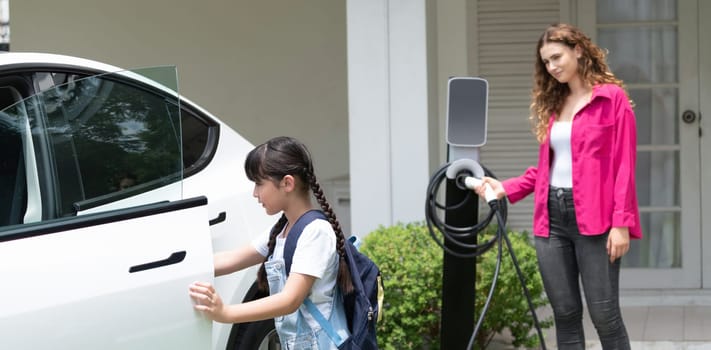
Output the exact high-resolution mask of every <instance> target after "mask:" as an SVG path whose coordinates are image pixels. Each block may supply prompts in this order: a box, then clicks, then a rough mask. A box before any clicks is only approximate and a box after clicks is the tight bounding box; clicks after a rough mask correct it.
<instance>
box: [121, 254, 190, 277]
mask: <svg viewBox="0 0 711 350" xmlns="http://www.w3.org/2000/svg"><path fill="white" fill-rule="evenodd" d="M186 254H187V253H186V252H185V251H184V250H183V251H179V252H174V253H173V254H170V256H169V257H168V258H167V259H163V260H157V261H151V262H149V263H145V264H140V265H135V266H131V267H130V268H129V269H128V273H134V272H140V271H145V270H150V269H155V268H159V267H161V266H168V265H173V264H177V263H179V262H181V261H183V260H185V255H186Z"/></svg>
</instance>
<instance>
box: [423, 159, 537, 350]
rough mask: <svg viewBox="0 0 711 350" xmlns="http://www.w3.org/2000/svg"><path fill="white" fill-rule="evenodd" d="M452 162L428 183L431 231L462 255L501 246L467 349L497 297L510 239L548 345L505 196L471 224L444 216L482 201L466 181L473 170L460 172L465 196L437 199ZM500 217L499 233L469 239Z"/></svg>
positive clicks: (486, 171)
mask: <svg viewBox="0 0 711 350" xmlns="http://www.w3.org/2000/svg"><path fill="white" fill-rule="evenodd" d="M450 164H451V163H447V164H445V165H443V166H442V167H441V168H440V169H439V170H437V172H435V174H434V175H433V176H432V179H431V180H430V183H429V185H428V186H427V201H426V205H425V206H426V208H425V219H426V222H427V228H428V230H429V232H430V236H431V237H432V239H433V240H434V241H435V242H436V243H437V244H438V245H439V246H440V247H441V248H442V249H443V250H444V251H445V252H446V253H447V254H450V255H453V256H456V257H459V258H476V257H478V256H480V255H482V254H484V253H486V252H487V251H489V250H490V249H491V248H493V247H494V245H497V246H498V249H497V255H496V266H495V269H494V277H493V278H494V280H493V281H492V283H491V287H490V288H489V292H488V295H487V297H486V302H485V303H484V307H483V309H482V311H481V313H480V315H479V318H478V320H477V323H476V326H475V327H474V331H473V333H472V335H471V337H470V339H469V344H468V345H467V349H473V347H474V342H475V340H476V336H477V334H478V333H479V330H480V329H481V326H482V324H483V323H484V317H485V316H486V312H487V311H488V309H489V305H490V304H491V299H492V298H493V295H494V291H495V290H496V284H497V281H498V279H499V272H500V269H501V260H502V256H503V243H504V242H506V246H507V248H508V250H509V255H510V256H511V260H512V262H513V265H514V267H515V269H516V274H517V275H518V279H519V281H520V282H521V286H522V287H523V292H524V294H525V296H526V300H527V301H528V307H529V309H530V311H531V315H532V317H533V322H534V324H535V327H536V331H537V332H538V338H539V341H540V343H541V348H542V349H544V350H545V349H546V345H545V340H544V338H543V332H542V331H541V326H540V323H539V321H538V317H537V315H536V311H535V308H534V306H533V301H532V299H531V296H530V293H529V291H528V288H527V287H526V278H525V276H523V273H522V272H521V268H520V266H519V264H518V260H517V259H516V254H515V253H514V250H513V247H512V245H511V241H510V240H509V237H508V233H507V229H506V217H507V211H508V204H507V202H506V200H505V199H499V200H492V201H490V202H489V203H488V204H489V207H490V208H491V210H490V211H489V213H488V214H487V216H486V217H484V218H483V219H482V220H481V221H480V222H478V223H476V224H474V225H472V226H467V227H461V226H454V225H449V224H447V223H446V222H444V220H442V218H441V215H440V213H442V212H444V213H446V212H447V211H452V210H456V209H459V208H461V207H463V206H464V205H466V204H468V203H469V202H470V201H472V200H476V201H478V198H479V196H477V195H476V194H475V193H474V191H472V190H470V189H467V188H466V186H465V185H464V178H466V177H467V176H472V175H473V174H471V173H469V172H467V171H462V173H461V174H457V178H456V179H455V183H456V185H457V187H459V188H460V189H462V190H464V191H466V194H465V197H464V198H463V199H462V200H461V201H460V202H459V203H456V204H452V205H446V204H442V203H440V202H438V201H437V198H438V197H439V190H440V188H442V187H443V186H442V183H443V182H444V181H446V180H447V176H446V173H447V169H448V168H449V165H450ZM482 169H483V170H484V175H485V176H487V177H491V178H496V176H495V175H494V174H493V173H492V172H491V171H489V169H487V168H486V167H484V166H482ZM494 217H496V221H497V224H498V227H497V230H496V234H495V235H494V236H493V237H491V238H490V239H488V240H486V241H484V242H483V243H468V242H471V241H474V242H477V240H476V238H477V237H478V236H479V234H480V233H482V232H484V231H485V229H486V227H487V226H489V224H490V223H491V220H492V219H493V218H494ZM437 232H439V234H437ZM450 246H453V247H456V248H457V249H456V250H455V249H452V248H450Z"/></svg>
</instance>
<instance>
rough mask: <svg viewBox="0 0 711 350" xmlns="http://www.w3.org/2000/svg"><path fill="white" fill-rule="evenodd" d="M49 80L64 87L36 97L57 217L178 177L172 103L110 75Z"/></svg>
mask: <svg viewBox="0 0 711 350" xmlns="http://www.w3.org/2000/svg"><path fill="white" fill-rule="evenodd" d="M54 79H55V83H58V82H59V83H61V85H58V86H56V87H54V88H52V89H49V90H46V91H44V92H42V93H41V94H39V95H38V96H39V103H40V105H41V107H42V108H43V110H44V115H45V117H46V120H45V121H44V123H45V126H44V129H45V130H46V135H47V138H48V143H49V144H50V146H51V156H52V157H53V161H52V163H53V164H54V165H55V169H54V170H55V172H56V175H55V178H56V181H55V184H54V186H55V194H56V195H57V205H58V209H57V211H58V213H57V214H58V215H59V216H65V215H73V214H74V213H76V212H77V211H79V210H84V209H88V208H90V207H93V206H98V205H101V204H104V203H105V202H108V201H111V200H116V199H117V198H119V197H121V195H122V194H123V192H124V191H127V192H126V194H130V195H135V194H137V193H141V192H145V191H148V190H151V189H155V188H158V187H160V186H163V185H165V184H167V183H172V182H175V181H178V180H180V176H181V174H182V172H181V170H182V161H181V159H182V155H181V147H180V143H181V138H180V125H179V124H178V123H177V122H176V121H177V119H178V109H177V107H176V106H174V105H173V104H171V103H168V102H167V101H166V100H165V99H164V98H162V97H161V96H159V95H157V94H155V93H153V92H152V91H148V90H146V89H142V88H139V87H137V86H134V85H129V84H125V83H122V82H119V81H118V80H115V79H114V78H113V77H112V76H111V75H105V76H91V77H87V78H82V77H80V76H76V75H63V76H61V75H55V76H54ZM57 80H59V81H57ZM107 195H108V196H110V197H106V196H107ZM117 196H118V197H117ZM102 198H106V201H102V200H101V199H102ZM89 200H94V201H93V202H87V201H89Z"/></svg>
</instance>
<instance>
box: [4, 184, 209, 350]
mask: <svg viewBox="0 0 711 350" xmlns="http://www.w3.org/2000/svg"><path fill="white" fill-rule="evenodd" d="M206 204H207V200H206V199H205V198H204V197H201V198H200V197H199V198H195V199H188V200H180V201H174V202H167V203H159V204H154V205H147V206H141V207H133V208H128V209H119V210H116V211H110V212H103V213H97V214H90V215H85V216H77V217H72V218H67V219H57V220H49V221H44V222H40V223H36V224H28V225H21V226H14V228H12V229H9V230H5V231H4V232H1V233H0V280H2V281H3V288H2V289H3V291H2V292H0V295H1V297H0V347H1V348H3V349H49V348H51V349H67V350H69V349H209V348H210V343H211V330H212V329H211V327H212V323H211V321H209V320H207V319H206V318H204V317H203V316H201V315H200V314H198V313H196V312H195V311H194V310H193V308H192V302H191V300H190V298H189V296H188V285H189V284H190V283H191V282H193V281H196V280H203V281H210V280H211V279H212V247H211V245H210V234H209V228H208V227H209V226H208V217H207V208H206Z"/></svg>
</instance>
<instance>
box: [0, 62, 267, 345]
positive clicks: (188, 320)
mask: <svg viewBox="0 0 711 350" xmlns="http://www.w3.org/2000/svg"><path fill="white" fill-rule="evenodd" d="M176 81H177V80H176V74H175V68H174V67H158V68H144V69H139V70H134V71H126V70H121V69H119V68H117V67H113V66H110V65H106V64H102V63H99V62H95V61H90V60H86V59H81V58H76V57H68V56H61V55H50V54H33V53H2V54H0V110H1V111H0V154H1V155H2V156H0V349H13V350H20V349H48V348H51V349H72V350H75V349H132V350H134V349H216V350H222V349H247V350H251V349H268V348H270V345H271V346H273V345H274V341H275V339H276V338H275V336H274V331H273V322H270V321H263V322H256V323H251V324H245V325H222V324H218V323H213V322H211V321H209V320H207V319H205V318H204V317H203V316H202V315H201V314H199V313H197V312H195V311H194V310H193V307H192V301H191V299H190V297H189V296H188V285H189V284H190V283H191V282H193V281H196V280H204V281H213V280H214V282H215V283H216V285H217V289H218V291H219V292H220V293H221V295H222V296H223V299H224V301H225V302H227V303H238V302H242V301H246V300H251V299H254V298H258V297H260V295H258V294H259V293H257V291H256V288H255V287H254V280H255V275H256V270H255V269H254V268H252V269H248V270H246V271H242V272H238V273H235V274H232V275H229V276H225V277H220V278H217V279H215V278H214V274H213V262H212V255H213V252H215V251H221V250H225V249H230V248H234V247H237V246H240V245H243V244H247V243H248V242H249V241H250V240H251V239H252V237H254V235H256V234H259V233H261V232H263V231H264V230H266V229H268V227H269V226H270V225H272V224H273V222H274V219H275V218H273V217H269V216H267V215H266V214H265V212H264V210H263V209H262V208H261V207H260V206H259V205H258V203H257V201H256V200H255V199H254V198H253V197H252V183H251V182H249V181H248V180H247V178H246V177H245V175H244V171H243V161H244V158H245V155H246V153H247V152H248V151H249V150H250V149H252V147H253V145H251V144H250V143H249V142H248V141H246V140H245V139H244V138H243V137H241V136H240V135H239V134H238V133H237V132H235V131H234V130H233V129H231V128H230V127H229V126H227V125H226V124H224V123H223V122H221V121H220V120H219V119H217V118H216V117H214V116H212V115H211V114H209V113H208V112H207V111H205V110H204V109H202V108H200V107H199V106H197V105H195V104H193V103H191V102H190V101H188V100H186V99H184V98H182V97H181V96H180V95H179V93H178V87H177V83H176ZM270 342H271V344H270ZM277 342H278V340H277Z"/></svg>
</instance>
